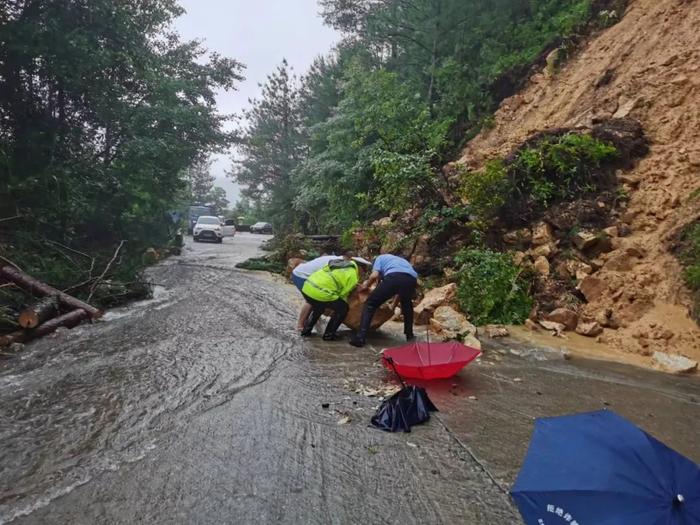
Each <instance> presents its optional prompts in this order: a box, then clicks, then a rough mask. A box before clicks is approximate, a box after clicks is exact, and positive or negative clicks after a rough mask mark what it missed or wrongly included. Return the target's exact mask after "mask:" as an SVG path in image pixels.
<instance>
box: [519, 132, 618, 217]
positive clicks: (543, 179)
mask: <svg viewBox="0 0 700 525" xmlns="http://www.w3.org/2000/svg"><path fill="white" fill-rule="evenodd" d="M616 157H617V149H615V147H614V146H613V145H611V144H608V143H607V142H603V141H601V140H598V139H595V138H593V137H591V136H590V135H579V134H576V133H567V134H566V135H562V136H550V137H546V138H544V139H542V140H541V141H540V142H538V143H537V144H536V145H534V146H531V147H527V148H525V149H523V150H521V151H520V152H519V153H518V154H517V156H516V159H515V161H514V162H513V164H512V165H511V167H510V173H511V177H512V178H513V183H514V185H515V188H516V191H518V192H519V193H521V194H525V195H530V196H531V197H532V199H533V200H534V201H535V203H536V204H538V205H539V206H541V207H545V208H546V207H547V206H549V205H550V204H552V202H554V201H556V200H572V199H575V198H576V197H578V196H580V195H581V194H584V193H594V192H597V191H598V190H600V189H601V188H600V182H601V181H600V180H599V179H600V168H601V166H602V165H603V164H604V163H605V162H608V161H612V160H614V159H615V158H616Z"/></svg>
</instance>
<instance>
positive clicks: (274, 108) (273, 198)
mask: <svg viewBox="0 0 700 525" xmlns="http://www.w3.org/2000/svg"><path fill="white" fill-rule="evenodd" d="M298 102H299V90H298V87H297V82H296V79H295V78H294V77H293V76H292V75H291V74H290V67H289V65H288V64H287V61H286V60H283V61H282V64H281V65H280V66H279V67H278V68H277V70H276V71H275V72H274V73H273V74H271V75H269V76H268V78H267V81H266V82H265V84H264V85H263V86H262V95H261V98H260V99H257V100H253V101H251V104H252V107H251V109H250V110H248V111H246V112H245V114H244V119H245V120H246V121H247V126H246V127H245V128H244V129H243V130H241V141H240V144H239V145H238V146H237V150H238V153H239V155H240V160H235V161H234V167H233V170H232V172H231V176H232V177H233V178H234V179H235V180H236V181H237V182H238V183H239V184H241V185H243V186H244V188H243V189H242V194H243V195H244V196H246V197H249V198H251V199H252V200H254V201H257V202H259V203H260V204H261V205H263V206H264V207H265V208H266V209H268V210H269V213H270V220H272V221H273V222H274V223H275V226H276V227H277V228H278V230H281V229H285V228H289V227H291V226H292V224H290V223H289V219H290V217H289V211H290V210H291V209H292V200H293V198H294V190H293V188H292V184H291V178H292V172H293V171H294V169H295V168H296V166H297V165H298V164H299V161H300V159H301V151H302V141H301V135H300V112H299V104H298Z"/></svg>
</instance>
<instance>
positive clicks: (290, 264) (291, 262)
mask: <svg viewBox="0 0 700 525" xmlns="http://www.w3.org/2000/svg"><path fill="white" fill-rule="evenodd" d="M304 262H306V261H305V260H304V259H302V258H301V257H291V258H289V259H288V260H287V277H289V276H290V275H292V272H293V271H294V268H296V267H297V266H299V265H300V264H302V263H304Z"/></svg>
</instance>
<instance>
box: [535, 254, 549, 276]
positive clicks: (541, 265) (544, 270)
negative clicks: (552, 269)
mask: <svg viewBox="0 0 700 525" xmlns="http://www.w3.org/2000/svg"><path fill="white" fill-rule="evenodd" d="M533 267H534V268H535V271H536V272H537V273H539V274H540V275H543V276H545V277H546V276H548V275H549V261H548V260H547V258H546V257H545V256H544V255H540V256H539V257H538V258H537V259H535V262H534V263H533Z"/></svg>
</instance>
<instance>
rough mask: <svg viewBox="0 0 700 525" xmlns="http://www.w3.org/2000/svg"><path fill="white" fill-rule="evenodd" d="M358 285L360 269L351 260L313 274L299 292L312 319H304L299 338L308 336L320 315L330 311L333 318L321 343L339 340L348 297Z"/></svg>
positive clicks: (333, 262)
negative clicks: (306, 304) (309, 309)
mask: <svg viewBox="0 0 700 525" xmlns="http://www.w3.org/2000/svg"><path fill="white" fill-rule="evenodd" d="M358 282H360V269H359V267H358V266H357V263H356V262H355V261H352V260H346V259H340V260H335V261H329V263H328V264H327V265H325V266H324V267H323V268H321V269H320V270H316V271H315V272H314V273H312V274H311V275H310V276H309V278H308V279H306V282H305V283H304V286H303V288H302V289H301V294H302V295H303V296H304V299H305V300H306V302H307V303H309V304H310V305H311V315H309V317H308V318H307V319H306V323H305V324H304V329H303V330H302V331H301V335H302V336H309V335H311V331H312V330H313V327H314V326H315V325H316V323H317V322H318V319H319V318H320V317H321V315H322V314H323V312H324V311H325V310H326V309H331V310H333V315H332V316H331V319H330V321H328V325H326V331H325V332H324V334H323V340H324V341H335V340H336V339H338V335H337V333H336V332H337V330H338V328H339V327H340V325H341V324H342V323H343V321H344V320H345V316H346V315H347V314H348V303H347V300H348V296H349V295H350V293H351V292H352V291H353V290H354V289H355V286H357V283H358Z"/></svg>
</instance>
